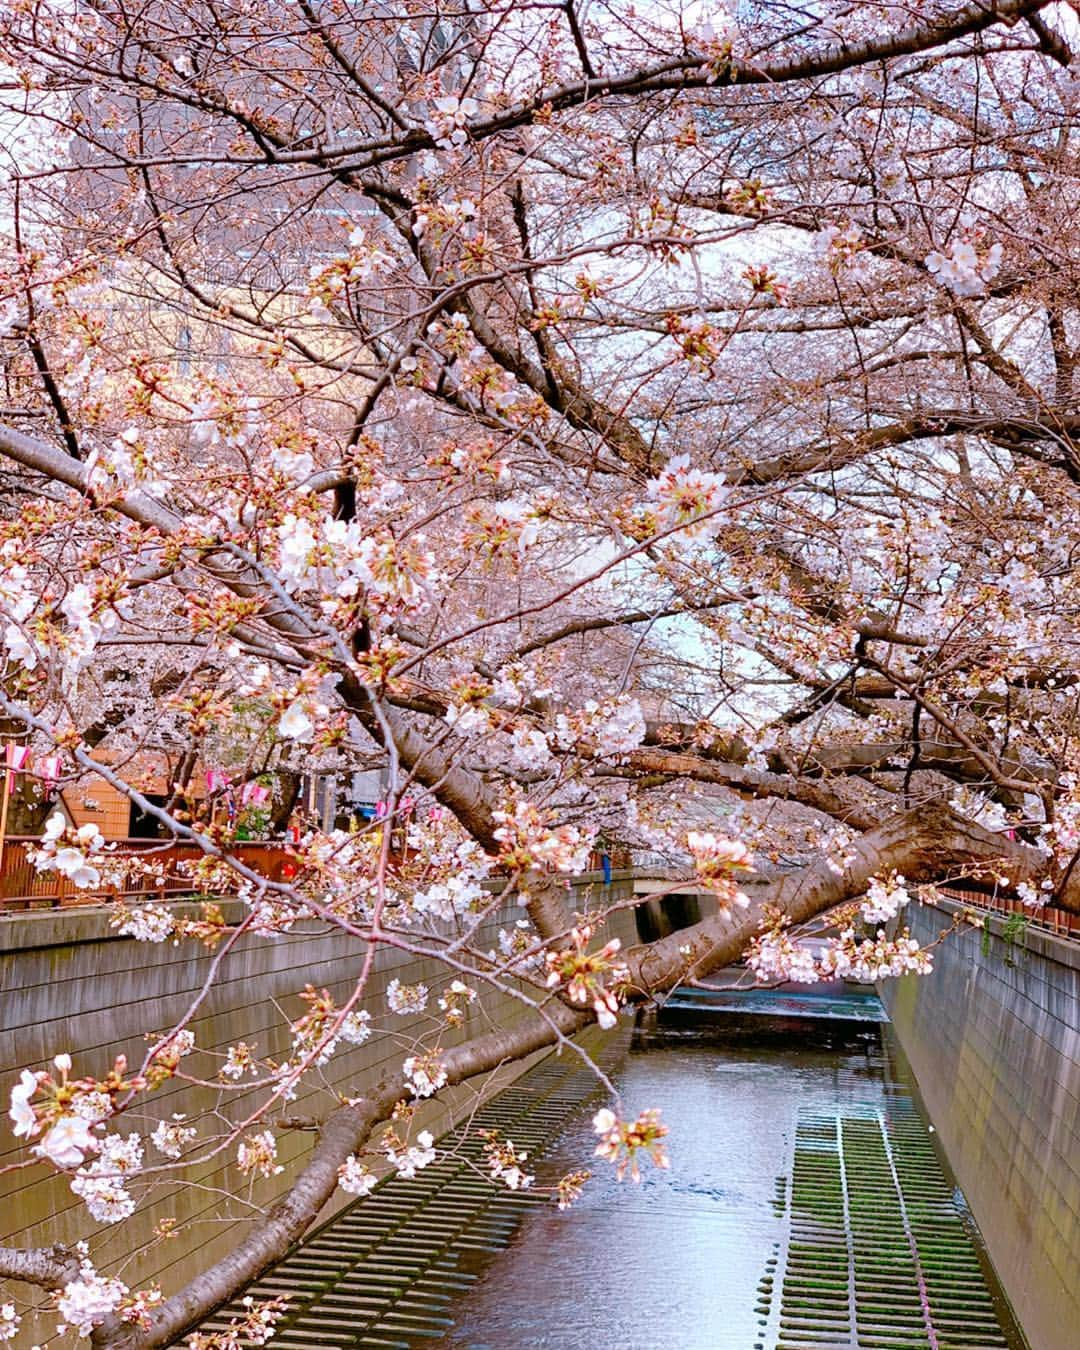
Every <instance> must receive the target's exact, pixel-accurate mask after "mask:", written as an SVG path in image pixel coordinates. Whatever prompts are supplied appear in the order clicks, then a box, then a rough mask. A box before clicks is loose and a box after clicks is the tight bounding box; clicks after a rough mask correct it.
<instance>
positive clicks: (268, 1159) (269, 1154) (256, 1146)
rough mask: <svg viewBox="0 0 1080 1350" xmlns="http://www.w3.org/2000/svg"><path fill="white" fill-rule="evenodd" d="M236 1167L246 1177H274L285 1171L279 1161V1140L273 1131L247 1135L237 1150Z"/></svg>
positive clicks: (260, 1131) (261, 1131)
mask: <svg viewBox="0 0 1080 1350" xmlns="http://www.w3.org/2000/svg"><path fill="white" fill-rule="evenodd" d="M236 1165H237V1167H239V1169H240V1171H241V1172H243V1174H244V1176H251V1175H255V1176H260V1177H274V1176H277V1175H278V1174H279V1173H280V1172H283V1171H284V1170H285V1169H284V1168H283V1167H282V1166H281V1164H280V1163H279V1162H278V1160H277V1140H276V1139H275V1138H274V1134H273V1131H272V1130H259V1131H257V1132H256V1133H254V1134H248V1135H245V1136H244V1138H243V1139H242V1140H241V1141H240V1144H239V1147H238V1148H237V1150H236Z"/></svg>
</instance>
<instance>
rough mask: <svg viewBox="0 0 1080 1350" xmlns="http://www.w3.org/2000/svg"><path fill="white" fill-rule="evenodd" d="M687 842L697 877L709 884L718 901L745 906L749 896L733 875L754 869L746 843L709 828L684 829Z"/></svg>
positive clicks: (722, 903)
mask: <svg viewBox="0 0 1080 1350" xmlns="http://www.w3.org/2000/svg"><path fill="white" fill-rule="evenodd" d="M686 846H687V848H688V849H689V850H690V854H691V856H692V857H693V859H694V867H695V869H696V871H697V874H698V878H699V879H700V880H701V881H702V882H704V884H705V885H706V886H708V888H709V890H711V891H712V892H713V893H714V894H715V895H716V898H717V900H718V901H719V902H720V904H721V905H729V904H735V905H738V906H739V907H740V908H741V909H746V908H747V907H748V906H749V904H750V899H749V897H748V896H747V895H745V894H744V893H743V892H742V891H740V890H739V887H738V883H737V880H736V878H737V877H738V876H739V875H740V874H741V873H745V872H752V871H753V870H754V860H753V858H752V857H751V854H750V850H749V849H748V848H747V847H746V845H745V844H742V843H740V842H739V841H738V840H736V839H723V838H721V837H720V836H718V835H716V834H713V833H712V832H711V831H709V830H687V832H686Z"/></svg>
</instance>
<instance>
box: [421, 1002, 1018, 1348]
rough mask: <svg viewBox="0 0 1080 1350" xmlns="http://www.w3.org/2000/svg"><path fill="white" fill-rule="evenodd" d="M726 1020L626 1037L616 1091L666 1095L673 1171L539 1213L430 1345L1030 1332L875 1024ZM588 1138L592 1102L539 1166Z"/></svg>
mask: <svg viewBox="0 0 1080 1350" xmlns="http://www.w3.org/2000/svg"><path fill="white" fill-rule="evenodd" d="M730 1025H731V1026H733V1027H734V1026H736V1025H738V1028H739V1030H738V1032H737V1033H735V1034H728V1035H725V1034H723V1033H718V1032H716V1031H713V1032H712V1033H707V1032H703V1031H701V1030H700V1029H699V1030H696V1031H694V1030H686V1031H682V1032H678V1031H671V1030H669V1031H666V1032H663V1033H661V1034H656V1033H653V1034H651V1035H649V1036H645V1037H639V1038H638V1039H637V1041H636V1043H635V1047H634V1049H633V1050H632V1051H631V1053H630V1054H629V1055H628V1056H627V1058H626V1059H625V1061H624V1063H623V1065H622V1067H621V1069H620V1071H619V1073H618V1075H617V1082H618V1087H619V1090H620V1092H621V1094H622V1096H623V1098H624V1100H625V1102H626V1105H627V1109H628V1110H629V1111H630V1112H631V1113H633V1112H636V1111H637V1110H638V1109H639V1108H641V1107H644V1106H650V1105H657V1104H662V1105H663V1109H664V1116H665V1119H666V1121H667V1122H668V1124H669V1126H670V1129H671V1136H670V1145H671V1147H670V1156H671V1170H670V1171H658V1170H656V1169H647V1170H646V1172H645V1174H644V1176H643V1178H642V1181H641V1184H640V1185H639V1186H630V1185H627V1184H625V1183H623V1184H619V1183H618V1182H616V1181H615V1179H614V1176H613V1174H612V1171H611V1169H610V1168H609V1167H607V1166H606V1165H604V1164H601V1165H599V1166H598V1167H597V1168H595V1169H594V1172H595V1174H594V1178H593V1180H592V1181H591V1182H590V1184H589V1185H588V1187H586V1190H585V1193H584V1195H583V1196H582V1198H581V1200H580V1201H579V1203H578V1205H577V1206H576V1207H575V1208H574V1209H573V1210H571V1211H569V1212H566V1213H559V1212H558V1211H555V1212H552V1211H550V1210H546V1209H545V1210H537V1211H534V1212H532V1213H531V1214H530V1215H529V1216H528V1217H527V1219H526V1221H525V1222H524V1223H523V1224H522V1226H521V1227H520V1229H519V1230H518V1231H517V1233H516V1234H515V1236H514V1238H513V1240H512V1242H511V1244H510V1246H509V1248H508V1249H507V1251H506V1252H505V1253H504V1254H503V1255H502V1256H500V1257H499V1258H497V1259H496V1260H495V1261H494V1263H493V1264H492V1265H491V1266H490V1267H489V1268H488V1270H487V1271H486V1272H485V1274H484V1276H483V1278H482V1279H481V1280H480V1281H479V1282H478V1283H477V1285H476V1286H475V1287H474V1289H473V1290H472V1291H471V1292H470V1294H469V1295H468V1296H467V1297H465V1298H464V1299H462V1300H461V1302H460V1304H459V1306H458V1307H457V1308H456V1310H455V1311H456V1319H455V1324H454V1326H453V1328H452V1329H451V1330H450V1331H449V1333H448V1334H447V1335H446V1336H445V1337H444V1338H443V1339H441V1340H440V1341H438V1342H436V1344H437V1345H438V1347H439V1350H510V1347H515V1350H540V1347H544V1348H545V1350H549V1348H550V1350H555V1348H556V1347H557V1348H558V1350H593V1348H594V1347H595V1346H596V1345H597V1344H598V1343H602V1344H608V1345H614V1346H619V1347H623V1348H624V1350H657V1348H658V1347H661V1346H671V1347H673V1348H674V1347H677V1348H678V1350H727V1347H730V1350H751V1348H752V1347H755V1348H756V1347H760V1348H761V1350H782V1348H785V1347H800V1348H801V1347H820V1346H828V1345H837V1346H895V1347H900V1346H903V1347H906V1348H908V1350H910V1348H912V1347H916V1346H924V1345H925V1346H937V1347H939V1348H940V1350H944V1348H945V1347H953V1350H960V1348H961V1347H963V1348H964V1350H989V1348H990V1347H994V1346H1008V1347H1017V1346H1020V1345H1022V1340H1021V1339H1020V1338H1019V1337H1018V1335H1017V1334H1016V1332H1015V1329H1014V1328H1013V1327H1012V1326H1011V1323H1010V1318H1009V1315H1008V1311H1007V1308H1006V1307H1005V1306H1004V1303H1003V1300H1002V1298H1001V1296H1000V1293H999V1291H998V1290H997V1288H996V1285H995V1283H994V1281H993V1278H992V1276H990V1277H989V1278H988V1277H987V1272H986V1270H985V1267H984V1257H983V1253H982V1251H981V1244H980V1243H979V1241H978V1237H977V1234H976V1233H975V1232H974V1228H973V1225H972V1224H971V1221H970V1218H969V1216H968V1215H967V1213H966V1210H965V1208H964V1206H963V1202H962V1199H961V1197H960V1196H959V1195H958V1194H956V1192H955V1190H954V1187H953V1186H952V1184H951V1181H950V1180H949V1179H948V1177H947V1174H946V1173H945V1172H944V1170H943V1169H942V1166H941V1163H940V1161H939V1159H938V1158H937V1157H936V1156H935V1152H934V1148H933V1141H932V1137H931V1133H930V1132H929V1131H928V1129H927V1126H926V1122H925V1121H924V1120H923V1118H922V1117H921V1116H920V1114H919V1111H918V1108H917V1105H916V1100H915V1094H914V1093H913V1091H912V1084H911V1081H910V1078H909V1077H908V1075H907V1073H906V1070H905V1069H904V1067H903V1065H902V1063H901V1062H900V1059H899V1056H898V1055H897V1053H896V1051H895V1049H894V1048H893V1047H891V1046H890V1045H888V1044H887V1042H886V1043H883V1041H882V1036H881V1033H880V1031H879V1028H878V1027H876V1026H875V1027H867V1028H866V1029H865V1030H858V1031H849V1032H848V1033H846V1034H842V1033H837V1032H833V1031H829V1030H827V1029H823V1027H822V1024H820V1023H817V1024H814V1023H803V1024H801V1025H800V1026H799V1028H798V1029H797V1030H796V1031H795V1032H794V1033H793V1034H792V1033H789V1034H787V1035H782V1036H780V1037H775V1036H774V1037H761V1036H755V1035H754V1034H753V1023H752V1021H751V1019H738V1022H737V1023H736V1022H735V1021H732V1023H730ZM885 1035H886V1037H887V1036H888V1033H887V1031H886V1032H885ZM590 1139H591V1132H590V1129H589V1121H588V1112H584V1113H582V1118H580V1119H578V1120H575V1121H574V1123H573V1124H571V1125H570V1126H569V1127H568V1128H567V1130H566V1131H565V1133H564V1134H563V1136H562V1138H561V1139H560V1140H559V1141H558V1144H557V1145H556V1147H555V1148H554V1149H553V1150H552V1153H551V1155H550V1157H551V1163H552V1165H553V1166H554V1167H555V1168H561V1167H565V1168H569V1167H573V1166H574V1165H575V1164H576V1162H577V1160H580V1159H581V1157H582V1156H583V1155H584V1154H586V1153H587V1152H588V1150H589V1145H590Z"/></svg>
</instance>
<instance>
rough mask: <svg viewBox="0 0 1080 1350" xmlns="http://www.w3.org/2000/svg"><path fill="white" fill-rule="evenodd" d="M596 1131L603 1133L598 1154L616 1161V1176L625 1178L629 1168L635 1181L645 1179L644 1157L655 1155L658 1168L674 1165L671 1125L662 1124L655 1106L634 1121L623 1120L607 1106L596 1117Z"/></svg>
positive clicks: (654, 1160) (594, 1120) (594, 1124)
mask: <svg viewBox="0 0 1080 1350" xmlns="http://www.w3.org/2000/svg"><path fill="white" fill-rule="evenodd" d="M592 1125H593V1133H594V1134H596V1135H598V1136H599V1140H600V1142H599V1143H598V1144H597V1145H596V1156H597V1157H598V1158H606V1159H607V1160H608V1162H611V1163H614V1164H615V1176H616V1178H617V1180H619V1181H622V1179H623V1178H624V1177H625V1176H626V1173H627V1170H629V1173H630V1179H631V1181H635V1182H639V1181H640V1180H641V1156H642V1155H643V1154H644V1156H646V1157H648V1158H651V1159H652V1162H653V1164H654V1166H656V1167H670V1165H671V1163H670V1161H669V1159H668V1156H667V1152H666V1150H665V1147H664V1143H663V1141H664V1139H665V1137H666V1136H667V1133H668V1128H667V1126H666V1125H662V1124H661V1123H660V1112H659V1111H658V1110H657V1109H656V1108H655V1107H652V1108H650V1109H649V1110H646V1111H642V1112H641V1114H640V1115H639V1116H638V1118H637V1119H636V1120H634V1121H626V1120H621V1119H620V1118H619V1117H618V1116H617V1115H616V1114H615V1113H614V1111H610V1110H609V1109H608V1108H607V1107H603V1108H602V1109H601V1110H599V1111H597V1113H596V1115H595V1116H593V1121H592Z"/></svg>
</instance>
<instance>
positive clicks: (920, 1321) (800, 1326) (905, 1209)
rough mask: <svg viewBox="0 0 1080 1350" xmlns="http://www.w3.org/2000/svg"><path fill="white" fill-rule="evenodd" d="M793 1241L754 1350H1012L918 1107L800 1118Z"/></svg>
mask: <svg viewBox="0 0 1080 1350" xmlns="http://www.w3.org/2000/svg"><path fill="white" fill-rule="evenodd" d="M782 1184H783V1185H784V1200H783V1203H784V1207H785V1209H786V1214H787V1231H786V1240H785V1241H784V1242H782V1243H780V1244H778V1246H777V1249H776V1254H775V1256H774V1258H773V1259H772V1260H771V1261H770V1263H769V1267H768V1269H767V1270H766V1273H765V1276H764V1277H763V1279H762V1281H761V1283H760V1285H759V1287H758V1296H759V1302H758V1311H759V1314H760V1316H761V1323H762V1328H763V1335H762V1339H761V1340H760V1341H759V1342H758V1345H757V1347H756V1350H764V1347H766V1346H768V1347H770V1350H773V1348H774V1347H775V1350H828V1347H831V1346H839V1347H847V1348H853V1347H857V1348H858V1350H999V1348H1000V1350H1007V1348H1008V1347H1010V1346H1014V1345H1015V1344H1016V1341H1015V1339H1014V1338H1010V1336H1008V1335H1007V1334H1006V1332H1005V1331H1004V1330H1003V1327H1002V1325H1001V1322H1000V1320H999V1316H998V1310H997V1308H996V1306H995V1303H994V1300H993V1297H992V1295H991V1293H990V1289H989V1287H988V1284H987V1279H986V1276H985V1274H984V1271H983V1268H982V1266H981V1265H980V1262H979V1257H978V1253H977V1252H976V1249H975V1246H974V1243H973V1241H972V1237H971V1233H970V1230H969V1227H968V1221H967V1219H966V1216H965V1211H964V1209H963V1206H962V1201H961V1200H960V1198H959V1197H958V1196H957V1194H956V1193H955V1192H954V1190H953V1188H952V1186H951V1185H950V1183H949V1182H948V1181H947V1180H946V1177H945V1175H944V1173H943V1171H942V1168H941V1165H940V1163H939V1161H938V1158H937V1156H936V1154H935V1152H934V1149H933V1146H932V1144H931V1142H930V1140H929V1137H928V1135H927V1131H926V1126H925V1125H924V1124H923V1123H922V1121H921V1120H920V1118H919V1116H918V1114H917V1112H916V1110H915V1107H914V1105H913V1103H912V1102H911V1101H910V1100H909V1099H907V1098H906V1097H904V1096H899V1095H898V1096H896V1097H894V1098H893V1099H892V1100H891V1101H890V1102H889V1104H888V1106H887V1107H886V1109H884V1110H881V1109H878V1108H874V1107H868V1106H867V1107H862V1106H860V1105H858V1104H857V1103H851V1104H848V1105H845V1106H841V1107H838V1108H837V1109H836V1110H835V1111H826V1112H822V1111H812V1112H811V1111H803V1112H800V1114H799V1118H798V1122H797V1126H796V1131H795V1146H794V1157H793V1163H792V1171H791V1176H790V1179H787V1180H786V1181H785V1183H782Z"/></svg>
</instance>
